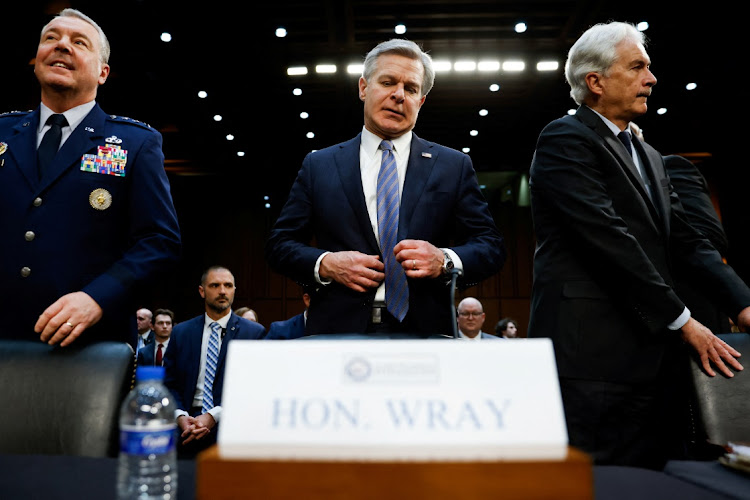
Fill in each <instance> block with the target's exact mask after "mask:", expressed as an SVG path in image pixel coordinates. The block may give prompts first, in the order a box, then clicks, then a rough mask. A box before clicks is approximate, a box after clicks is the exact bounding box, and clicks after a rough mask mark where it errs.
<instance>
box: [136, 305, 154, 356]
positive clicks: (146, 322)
mask: <svg viewBox="0 0 750 500" xmlns="http://www.w3.org/2000/svg"><path fill="white" fill-rule="evenodd" d="M153 317H154V315H153V313H152V312H151V311H150V310H148V309H146V308H142V309H138V310H137V311H136V313H135V324H136V327H137V328H138V338H137V344H136V348H135V352H138V351H140V350H141V349H143V348H144V347H146V346H147V345H149V344H150V343H151V342H153V341H154V330H153V328H154V323H153Z"/></svg>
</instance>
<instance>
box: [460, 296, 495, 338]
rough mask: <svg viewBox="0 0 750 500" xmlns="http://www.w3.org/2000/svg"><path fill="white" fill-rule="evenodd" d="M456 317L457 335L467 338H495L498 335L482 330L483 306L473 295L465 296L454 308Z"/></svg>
mask: <svg viewBox="0 0 750 500" xmlns="http://www.w3.org/2000/svg"><path fill="white" fill-rule="evenodd" d="M456 312H457V313H458V317H457V318H456V321H457V322H458V336H459V337H460V338H462V339H467V340H481V339H497V338H498V337H496V336H494V335H492V334H489V333H485V332H483V331H482V325H484V319H485V314H484V308H483V307H482V303H481V302H479V301H478V300H477V299H475V298H474V297H466V298H464V299H463V300H462V301H461V302H459V303H458V307H457V308H456Z"/></svg>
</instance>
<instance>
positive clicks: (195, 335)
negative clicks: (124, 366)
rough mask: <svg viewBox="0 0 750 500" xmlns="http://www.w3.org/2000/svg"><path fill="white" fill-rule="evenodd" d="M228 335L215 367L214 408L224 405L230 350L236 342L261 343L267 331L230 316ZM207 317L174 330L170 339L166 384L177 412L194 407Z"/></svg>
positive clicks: (257, 325)
mask: <svg viewBox="0 0 750 500" xmlns="http://www.w3.org/2000/svg"><path fill="white" fill-rule="evenodd" d="M231 314H232V316H231V318H229V322H228V323H227V331H226V334H225V335H224V339H223V340H222V342H221V350H220V351H219V359H218V361H217V364H216V375H215V377H214V386H213V397H214V405H216V406H219V405H221V394H222V390H223V386H224V366H225V364H224V361H225V360H226V356H227V346H228V345H229V342H230V341H232V340H234V339H251V340H252V339H261V338H263V336H264V335H265V334H266V329H265V328H263V326H262V325H261V324H259V323H256V322H254V321H250V320H247V319H244V318H241V317H239V316H237V315H236V314H234V313H231ZM205 317H206V316H205V314H201V315H200V316H196V317H195V318H193V319H189V320H187V321H183V322H182V323H179V324H178V325H176V326H175V327H174V328H173V329H172V335H171V336H170V337H169V349H167V353H166V355H165V356H164V371H165V376H164V384H165V385H166V386H167V388H168V389H169V390H170V391H171V392H172V394H173V395H174V397H175V401H176V402H177V408H179V409H182V410H185V411H188V410H190V407H191V406H192V405H193V396H194V395H195V386H196V383H197V382H198V371H199V369H200V361H201V359H200V357H201V342H202V340H203V326H204V323H205Z"/></svg>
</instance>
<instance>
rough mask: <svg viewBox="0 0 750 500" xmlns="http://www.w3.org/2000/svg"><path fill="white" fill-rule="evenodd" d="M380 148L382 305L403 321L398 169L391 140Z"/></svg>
mask: <svg viewBox="0 0 750 500" xmlns="http://www.w3.org/2000/svg"><path fill="white" fill-rule="evenodd" d="M380 149H382V150H383V157H382V159H381V161H380V172H379V173H378V233H379V236H380V248H381V250H382V253H383V264H385V305H386V309H387V310H388V312H389V313H391V314H392V315H393V316H394V317H395V318H396V319H398V320H399V321H403V320H404V317H406V313H407V312H408V311H409V286H408V284H407V283H406V274H405V273H404V268H403V267H401V264H399V263H398V261H396V256H395V255H394V254H393V247H395V246H396V239H397V237H398V211H399V198H398V170H397V169H396V157H395V156H394V155H393V143H392V142H391V141H383V142H381V143H380Z"/></svg>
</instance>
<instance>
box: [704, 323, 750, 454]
mask: <svg viewBox="0 0 750 500" xmlns="http://www.w3.org/2000/svg"><path fill="white" fill-rule="evenodd" d="M718 336H719V337H720V338H721V339H722V340H724V341H725V342H726V343H727V344H729V345H731V346H732V347H734V348H735V349H737V350H738V351H740V353H741V354H742V357H741V358H739V361H740V362H741V363H743V366H744V367H745V369H744V370H742V371H734V370H733V371H734V377H732V378H728V377H725V376H724V375H722V374H721V373H720V372H718V370H715V369H714V370H715V371H716V372H717V374H716V376H715V377H709V376H708V375H706V374H705V373H704V372H703V369H702V367H701V364H700V362H699V360H698V359H697V358H696V357H695V356H693V358H692V361H691V370H692V379H693V387H694V390H695V405H696V410H697V412H696V413H697V415H696V417H697V424H698V425H699V426H700V427H701V428H702V430H703V431H704V432H705V435H706V438H707V440H708V441H709V442H710V443H713V444H716V445H720V446H724V445H725V444H726V443H727V442H729V441H750V373H747V372H748V371H750V364H748V362H747V359H746V358H747V357H750V335H749V334H746V333H722V334H719V335H718Z"/></svg>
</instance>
